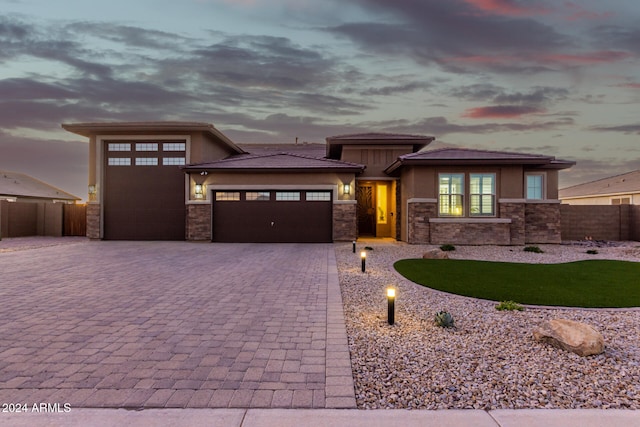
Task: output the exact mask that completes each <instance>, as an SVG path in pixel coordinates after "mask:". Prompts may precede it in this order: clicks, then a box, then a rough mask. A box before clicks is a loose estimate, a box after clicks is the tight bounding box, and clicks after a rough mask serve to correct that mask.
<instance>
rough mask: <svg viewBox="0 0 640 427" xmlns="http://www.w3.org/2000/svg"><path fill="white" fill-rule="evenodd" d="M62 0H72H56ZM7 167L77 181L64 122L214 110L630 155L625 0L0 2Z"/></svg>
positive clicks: (196, 116) (225, 125)
mask: <svg viewBox="0 0 640 427" xmlns="http://www.w3.org/2000/svg"><path fill="white" fill-rule="evenodd" d="M63 5H64V7H63ZM0 8H1V10H2V14H0V64H1V66H0V112H1V114H0V123H1V124H0V169H4V170H10V171H14V172H22V173H27V174H30V175H33V176H35V177H36V178H39V179H42V180H44V181H46V182H48V183H50V184H53V185H56V186H58V187H60V188H62V189H63V190H65V191H68V192H71V193H73V194H76V195H78V196H80V197H83V198H84V197H86V188H87V171H88V165H87V158H88V144H87V141H86V140H85V139H84V138H81V137H79V136H77V135H73V134H69V133H67V132H65V131H63V130H62V129H61V128H60V124H61V123H63V122H64V123H66V122H93V121H145V120H150V121H155V120H186V121H202V122H209V123H213V124H214V125H215V126H216V127H217V128H218V129H220V130H221V131H222V132H223V133H225V134H226V135H228V136H229V137H230V138H232V139H233V140H234V141H235V142H237V143H273V142H279V143H293V142H294V141H295V138H296V137H298V138H299V139H300V140H301V141H308V142H324V138H326V137H327V136H332V135H340V134H345V133H359V132H372V131H373V132H401V133H417V134H425V135H433V136H435V137H436V138H437V140H436V142H435V143H434V144H432V146H434V147H441V146H443V145H453V146H463V147H469V148H479V149H490V150H504V151H518V152H531V153H537V154H548V155H554V156H556V157H558V158H562V159H567V160H574V161H576V162H577V165H576V166H575V167H573V168H572V169H570V170H568V171H563V172H561V177H560V180H561V181H560V184H561V187H566V186H569V185H573V184H577V183H580V182H585V181H590V180H594V179H598V178H602V177H605V176H610V175H615V174H619V173H623V172H627V171H630V170H634V169H639V168H640V154H639V153H640V136H639V135H640V114H639V113H640V7H638V3H637V1H635V0H608V1H606V2H602V1H598V0H573V1H563V0H526V1H524V0H523V1H517V0H447V1H441V0H393V1H391V0H351V1H347V2H345V1H344V0H342V1H338V0H323V1H317V0H313V1H312V0H236V1H232V0H184V1H172V0H136V1H128V2H125V1H121V0H112V1H110V2H101V3H97V2H87V1H85V0H67V1H64V2H51V1H49V0H0Z"/></svg>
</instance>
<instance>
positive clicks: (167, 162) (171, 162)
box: [162, 157, 186, 166]
mask: <svg viewBox="0 0 640 427" xmlns="http://www.w3.org/2000/svg"><path fill="white" fill-rule="evenodd" d="M184 164H186V163H185V158H184V157H163V158H162V165H163V166H182V165H184Z"/></svg>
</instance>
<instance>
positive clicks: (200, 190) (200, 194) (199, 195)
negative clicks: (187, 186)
mask: <svg viewBox="0 0 640 427" xmlns="http://www.w3.org/2000/svg"><path fill="white" fill-rule="evenodd" d="M195 194H196V199H202V198H204V189H203V185H202V184H196V190H195Z"/></svg>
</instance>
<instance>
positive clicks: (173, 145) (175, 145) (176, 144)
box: [162, 142, 186, 151]
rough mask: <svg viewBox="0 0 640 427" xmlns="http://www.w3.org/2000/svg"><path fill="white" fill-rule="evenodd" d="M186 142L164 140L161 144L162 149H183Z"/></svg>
mask: <svg viewBox="0 0 640 427" xmlns="http://www.w3.org/2000/svg"><path fill="white" fill-rule="evenodd" d="M185 150H186V144H185V143H184V142H165V143H164V144H162V151H185Z"/></svg>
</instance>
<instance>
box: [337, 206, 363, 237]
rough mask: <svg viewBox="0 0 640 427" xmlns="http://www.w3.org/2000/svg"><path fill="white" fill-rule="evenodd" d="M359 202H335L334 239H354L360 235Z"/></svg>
mask: <svg viewBox="0 0 640 427" xmlns="http://www.w3.org/2000/svg"><path fill="white" fill-rule="evenodd" d="M356 208H357V204H356V202H355V200H354V201H348V202H342V203H334V204H333V240H334V241H353V240H356V239H357V237H358V231H357V228H358V217H357V215H356Z"/></svg>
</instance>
